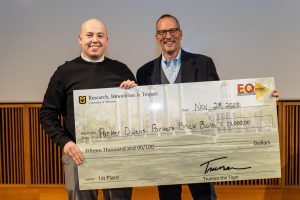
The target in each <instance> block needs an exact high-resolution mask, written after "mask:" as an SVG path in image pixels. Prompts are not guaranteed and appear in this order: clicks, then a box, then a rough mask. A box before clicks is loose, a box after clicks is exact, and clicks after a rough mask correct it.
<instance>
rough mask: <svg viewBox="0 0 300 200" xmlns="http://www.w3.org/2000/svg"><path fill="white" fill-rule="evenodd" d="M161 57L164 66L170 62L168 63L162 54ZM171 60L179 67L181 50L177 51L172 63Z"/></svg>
mask: <svg viewBox="0 0 300 200" xmlns="http://www.w3.org/2000/svg"><path fill="white" fill-rule="evenodd" d="M161 55H162V63H164V64H166V65H167V63H169V62H170V61H168V60H167V59H166V58H165V57H164V54H163V53H162V54H161ZM173 60H174V61H175V63H176V64H179V65H180V64H181V49H180V50H179V52H178V54H177V56H176V58H173V59H171V61H173Z"/></svg>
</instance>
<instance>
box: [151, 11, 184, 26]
mask: <svg viewBox="0 0 300 200" xmlns="http://www.w3.org/2000/svg"><path fill="white" fill-rule="evenodd" d="M164 18H173V19H175V21H176V23H177V25H178V28H179V29H180V24H179V21H178V19H177V18H176V17H174V16H173V15H170V14H164V15H162V16H160V17H159V18H158V20H157V21H156V24H155V26H156V27H157V23H158V22H159V20H161V19H164Z"/></svg>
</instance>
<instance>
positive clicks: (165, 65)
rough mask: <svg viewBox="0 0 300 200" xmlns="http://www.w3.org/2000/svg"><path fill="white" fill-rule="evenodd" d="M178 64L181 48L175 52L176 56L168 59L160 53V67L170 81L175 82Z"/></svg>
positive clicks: (179, 62)
mask: <svg viewBox="0 0 300 200" xmlns="http://www.w3.org/2000/svg"><path fill="white" fill-rule="evenodd" d="M180 66H181V49H180V51H179V53H178V54H177V56H176V58H174V59H171V60H170V61H168V60H166V58H165V57H164V56H163V55H162V59H161V67H162V69H163V72H164V73H165V75H166V77H167V79H168V81H169V82H170V83H174V82H175V80H176V78H177V75H178V72H179V70H180Z"/></svg>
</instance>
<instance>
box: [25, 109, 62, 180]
mask: <svg viewBox="0 0 300 200" xmlns="http://www.w3.org/2000/svg"><path fill="white" fill-rule="evenodd" d="M39 109H40V108H39V107H30V108H29V118H30V119H31V120H30V126H29V129H30V143H31V148H30V152H31V166H32V167H31V174H32V177H31V183H32V184H64V176H63V167H62V164H61V161H60V158H61V150H60V148H59V146H58V145H56V144H54V143H53V142H52V141H51V139H50V138H49V137H48V135H47V134H46V133H45V132H44V131H43V129H42V127H41V125H40V124H39V120H38V116H39Z"/></svg>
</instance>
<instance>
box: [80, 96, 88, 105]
mask: <svg viewBox="0 0 300 200" xmlns="http://www.w3.org/2000/svg"><path fill="white" fill-rule="evenodd" d="M79 104H86V96H79Z"/></svg>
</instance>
